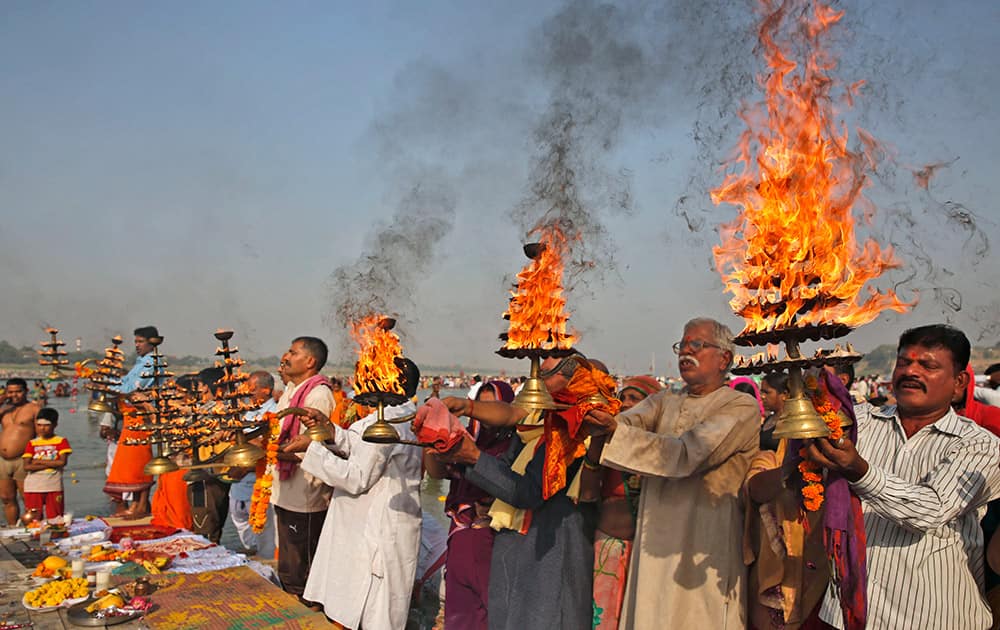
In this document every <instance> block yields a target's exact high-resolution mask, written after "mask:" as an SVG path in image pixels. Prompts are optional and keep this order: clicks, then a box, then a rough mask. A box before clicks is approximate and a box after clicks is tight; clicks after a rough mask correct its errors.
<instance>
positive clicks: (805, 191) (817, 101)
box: [712, 0, 912, 333]
mask: <svg viewBox="0 0 1000 630" xmlns="http://www.w3.org/2000/svg"><path fill="white" fill-rule="evenodd" d="M805 1H806V0H796V1H793V2H792V3H791V4H789V3H788V2H780V1H778V0H761V4H762V9H763V11H764V13H765V17H764V19H763V21H762V22H761V25H760V30H759V38H760V43H761V47H762V49H763V51H764V57H765V60H766V62H767V65H768V68H769V69H770V74H769V75H768V76H767V77H763V78H762V79H761V82H762V83H763V84H764V89H765V99H764V102H763V103H762V104H761V106H760V107H759V108H756V109H754V110H749V111H744V112H742V113H741V118H743V120H744V121H745V122H746V124H747V130H746V131H745V132H744V133H743V136H742V138H741V140H740V143H739V145H738V151H737V154H736V156H735V157H734V158H733V159H732V160H731V161H730V163H729V165H735V164H740V163H741V164H742V169H741V172H739V173H730V174H727V175H726V178H725V180H724V181H723V183H722V185H721V186H719V187H718V188H716V189H715V190H713V191H712V201H713V202H714V203H716V204H719V203H731V204H734V205H736V206H738V207H739V208H740V212H739V215H738V216H737V217H736V220H734V221H733V222H731V223H727V224H725V225H723V226H722V227H721V229H720V234H721V237H722V244H721V245H720V246H718V247H714V248H713V249H712V253H713V254H714V256H715V264H716V268H717V269H718V271H719V274H720V275H721V276H722V279H723V282H724V283H725V285H726V290H727V291H729V292H730V293H732V294H733V298H732V300H731V301H730V305H731V306H732V308H733V311H734V312H736V314H737V315H740V316H741V317H743V318H744V320H745V321H746V328H745V329H744V332H745V333H751V332H763V331H767V330H774V329H782V328H790V327H798V326H804V325H809V324H845V325H848V326H852V327H854V326H860V325H862V324H866V323H868V322H870V321H872V320H873V319H875V318H876V317H877V316H878V314H879V313H880V312H882V311H883V310H885V309H891V310H894V311H896V312H903V311H905V310H907V309H908V308H909V307H910V306H912V304H907V303H904V302H902V301H901V300H900V299H899V298H898V297H897V296H896V294H895V292H893V291H892V290H888V291H886V292H884V293H880V292H879V291H877V290H875V289H874V288H869V291H868V292H869V296H868V298H867V299H866V300H864V302H863V303H859V301H858V296H859V294H860V293H861V290H862V289H863V288H864V286H865V284H866V283H867V282H868V281H869V280H873V279H875V278H878V277H879V276H880V275H881V274H882V272H883V271H885V270H887V269H891V268H894V267H898V266H899V264H900V263H899V261H898V260H897V259H896V258H895V256H894V255H893V252H892V248H886V249H884V250H883V249H881V248H880V247H879V245H878V244H877V243H876V242H875V241H873V240H867V241H865V243H864V245H863V247H861V248H859V246H858V243H857V240H856V238H855V234H854V217H853V216H852V210H853V208H854V206H855V205H858V206H860V207H862V208H863V209H865V211H866V215H867V216H869V217H870V215H871V212H873V208H872V207H871V203H870V202H869V201H868V200H867V199H866V198H865V197H864V196H863V195H862V190H863V189H864V188H865V187H866V186H867V185H868V183H869V178H868V174H869V172H870V171H871V170H872V168H873V166H874V163H875V162H874V159H875V157H874V154H875V152H876V150H877V149H878V145H877V143H876V142H875V140H874V139H873V138H871V137H870V136H869V135H868V134H866V133H865V132H864V131H862V130H860V129H859V130H858V132H857V133H858V137H859V138H860V140H861V144H862V146H864V147H865V149H864V150H862V151H852V150H850V149H849V148H848V133H847V130H846V127H844V125H843V123H842V122H837V121H835V120H834V107H833V98H832V95H831V93H832V91H833V87H834V85H835V82H834V80H833V79H832V78H831V76H830V74H829V72H830V71H831V70H833V69H834V68H835V67H836V65H837V60H836V58H835V57H834V56H832V55H831V54H830V53H829V52H828V51H827V50H826V49H825V48H824V47H823V44H822V42H821V40H822V39H823V37H824V36H825V35H826V33H827V32H828V31H829V29H830V27H832V26H833V25H834V24H836V23H837V22H838V21H839V20H840V18H841V17H842V16H843V12H837V11H834V10H832V9H831V8H830V7H829V6H827V5H825V4H822V3H820V2H816V3H815V4H814V7H813V9H812V10H811V11H806V10H801V7H800V5H801V4H802V3H803V2H805ZM793 11H794V12H795V13H796V14H801V15H802V16H803V17H802V18H801V20H802V21H803V22H804V23H802V24H789V22H790V21H791V20H792V19H793V16H792V15H791V14H792V13H793ZM783 27H784V28H783ZM802 50H804V51H805V53H804V57H805V58H804V59H803V60H802V63H799V62H797V61H796V60H795V59H793V56H794V54H795V52H796V51H802ZM861 85H862V83H861V82H859V83H856V84H854V85H851V86H848V87H847V88H846V89H845V90H844V95H845V100H846V101H847V103H848V105H849V104H850V100H851V99H852V98H853V96H854V95H856V93H857V91H858V88H859V87H860V86H861Z"/></svg>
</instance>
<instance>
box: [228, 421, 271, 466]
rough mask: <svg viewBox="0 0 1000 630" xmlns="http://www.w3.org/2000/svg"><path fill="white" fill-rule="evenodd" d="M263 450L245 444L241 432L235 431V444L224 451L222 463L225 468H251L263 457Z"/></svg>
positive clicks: (254, 445)
mask: <svg viewBox="0 0 1000 630" xmlns="http://www.w3.org/2000/svg"><path fill="white" fill-rule="evenodd" d="M264 455H265V453H264V449H262V448H261V447H259V446H257V445H256V444H251V443H250V442H247V438H246V435H244V434H243V431H239V430H237V431H236V443H235V444H233V445H232V446H231V447H229V448H228V449H227V450H226V453H225V455H223V456H222V461H223V462H224V463H225V464H226V466H236V467H238V468H252V467H253V466H255V465H256V464H257V460H259V459H260V458H262V457H264Z"/></svg>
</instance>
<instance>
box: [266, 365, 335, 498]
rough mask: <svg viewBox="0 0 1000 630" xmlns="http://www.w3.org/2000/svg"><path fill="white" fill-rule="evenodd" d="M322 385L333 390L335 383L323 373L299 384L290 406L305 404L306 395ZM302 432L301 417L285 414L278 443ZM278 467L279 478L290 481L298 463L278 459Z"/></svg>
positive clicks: (282, 442)
mask: <svg viewBox="0 0 1000 630" xmlns="http://www.w3.org/2000/svg"><path fill="white" fill-rule="evenodd" d="M320 386H323V387H329V388H330V391H333V383H331V382H330V379H328V378H327V377H325V376H323V375H322V374H315V375H313V376H310V377H309V378H307V379H306V380H304V381H303V382H302V384H301V385H299V387H298V389H296V390H295V393H294V394H292V399H291V400H289V401H288V406H289V407H301V406H302V405H304V404H305V401H306V396H308V395H309V392H311V391H312V390H313V389H315V388H317V387H320ZM301 432H302V423H301V422H300V421H299V417H298V416H293V415H288V416H285V417H284V418H283V419H282V420H281V433H280V434H279V435H278V444H284V443H285V442H287V441H288V440H290V439H292V438H293V437H295V436H296V435H298V434H299V433H301ZM277 467H278V479H280V480H281V481H288V479H289V478H291V476H292V475H293V474H294V473H295V469H296V468H297V467H298V463H297V462H289V461H284V460H278V464H277Z"/></svg>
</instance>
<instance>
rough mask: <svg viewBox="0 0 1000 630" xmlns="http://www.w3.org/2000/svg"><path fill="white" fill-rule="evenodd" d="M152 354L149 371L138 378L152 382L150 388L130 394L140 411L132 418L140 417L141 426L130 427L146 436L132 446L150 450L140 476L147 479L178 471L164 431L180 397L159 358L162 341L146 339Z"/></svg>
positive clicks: (164, 362) (154, 338)
mask: <svg viewBox="0 0 1000 630" xmlns="http://www.w3.org/2000/svg"><path fill="white" fill-rule="evenodd" d="M149 343H150V345H152V346H153V352H152V371H151V372H143V373H142V374H141V375H140V376H141V377H142V378H149V379H152V384H151V385H150V387H149V388H147V389H140V390H136V391H135V392H133V393H132V395H131V399H132V402H133V403H136V405H137V407H140V406H141V407H140V408H138V409H137V411H136V415H138V416H142V417H143V418H144V419H145V421H144V422H143V424H141V425H139V426H136V427H134V428H135V430H137V431H144V432H147V433H149V436H148V437H146V438H144V439H140V440H136V441H135V442H134V443H136V444H142V443H145V444H149V445H151V446H152V448H153V453H154V456H153V459H151V460H149V461H148V462H147V463H146V466H145V467H144V468H143V472H144V473H145V474H147V475H163V474H166V473H169V472H173V471H175V470H177V469H178V466H177V463H176V462H174V460H173V459H171V455H172V454H173V453H172V452H171V450H170V438H169V436H168V435H167V430H168V429H169V428H170V417H171V411H170V410H171V406H172V403H173V402H175V401H176V400H178V399H180V397H181V394H180V393H179V392H178V391H177V388H176V386H175V385H174V382H173V381H172V380H171V379H172V378H173V376H174V375H173V373H172V372H168V371H167V369H166V368H167V367H168V365H167V362H166V359H165V357H164V356H163V355H162V354H160V344H162V343H163V337H150V338H149Z"/></svg>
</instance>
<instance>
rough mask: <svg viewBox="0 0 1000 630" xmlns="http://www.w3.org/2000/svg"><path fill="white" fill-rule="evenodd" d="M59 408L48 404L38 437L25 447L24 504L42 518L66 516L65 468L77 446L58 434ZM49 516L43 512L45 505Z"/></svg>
mask: <svg viewBox="0 0 1000 630" xmlns="http://www.w3.org/2000/svg"><path fill="white" fill-rule="evenodd" d="M58 424H59V412H58V411H56V410H55V409H53V408H51V407H45V408H43V409H42V410H40V411H39V412H38V417H37V418H36V419H35V435H36V436H37V437H36V438H35V439H33V440H31V441H30V442H28V446H27V447H26V448H25V449H24V455H23V457H24V469H25V470H26V471H27V473H28V474H27V476H26V477H25V479H24V508H25V510H32V511H34V513H35V514H37V515H38V517H39V518H46V519H51V518H55V517H57V516H62V513H63V484H62V469H63V468H65V467H66V462H67V461H69V454H70V453H72V452H73V450H72V449H71V448H70V447H69V442H67V441H66V438H63V437H59V436H57V435H56V434H55V431H56V425H58ZM43 508H44V510H45V516H44V517H43V516H42V509H43Z"/></svg>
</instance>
